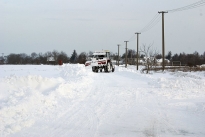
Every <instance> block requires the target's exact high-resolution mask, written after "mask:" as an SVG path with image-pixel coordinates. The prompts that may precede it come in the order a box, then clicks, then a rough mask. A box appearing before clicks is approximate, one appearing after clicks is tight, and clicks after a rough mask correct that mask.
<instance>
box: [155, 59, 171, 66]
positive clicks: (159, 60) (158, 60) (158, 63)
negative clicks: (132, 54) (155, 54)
mask: <svg viewBox="0 0 205 137" xmlns="http://www.w3.org/2000/svg"><path fill="white" fill-rule="evenodd" d="M164 62H165V64H169V63H170V61H169V60H168V59H164ZM157 65H159V66H160V65H162V58H161V59H157Z"/></svg>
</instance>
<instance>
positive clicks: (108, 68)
mask: <svg viewBox="0 0 205 137" xmlns="http://www.w3.org/2000/svg"><path fill="white" fill-rule="evenodd" d="M110 71H111V65H110V62H108V63H107V66H106V72H110Z"/></svg>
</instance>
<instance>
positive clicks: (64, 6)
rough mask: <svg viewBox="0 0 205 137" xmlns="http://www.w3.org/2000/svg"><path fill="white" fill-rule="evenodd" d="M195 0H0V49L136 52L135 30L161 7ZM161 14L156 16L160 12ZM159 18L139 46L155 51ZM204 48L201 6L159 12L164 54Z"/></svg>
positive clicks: (204, 18)
mask: <svg viewBox="0 0 205 137" xmlns="http://www.w3.org/2000/svg"><path fill="white" fill-rule="evenodd" d="M197 1H199V0H0V17H1V19H0V52H1V53H4V55H8V54H10V53H26V54H31V53H32V52H36V53H40V52H42V53H45V52H47V51H53V50H57V51H64V52H66V53H67V54H68V56H70V55H71V54H72V52H73V50H74V49H75V50H76V51H77V53H78V54H79V53H80V52H83V51H85V52H89V51H95V50H101V49H106V50H110V51H111V52H113V53H117V44H120V45H121V46H120V54H123V53H124V51H125V43H124V41H126V40H129V41H130V42H128V48H129V49H134V50H136V35H135V34H134V33H135V32H139V31H140V30H142V29H143V28H144V27H145V26H146V25H147V24H148V23H149V22H150V21H151V20H152V18H153V17H154V16H155V15H156V14H157V13H158V11H162V10H171V9H175V8H179V7H183V6H186V5H189V4H192V3H194V2H197ZM160 17H161V14H160ZM161 24H162V23H161V20H160V21H159V22H158V23H157V24H156V25H155V26H154V27H153V28H152V29H150V30H148V31H146V32H143V33H142V34H140V35H139V45H140V46H142V45H143V44H145V45H147V46H148V45H150V44H152V43H153V47H154V48H157V50H158V51H159V53H161V47H162V32H161V31H162V30H161V26H162V25H161ZM168 51H172V54H174V53H180V52H185V53H193V52H194V51H198V52H199V53H200V54H202V53H203V52H204V51H205V6H202V7H198V8H194V9H191V10H185V11H181V12H174V13H166V14H165V53H166V54H167V53H168Z"/></svg>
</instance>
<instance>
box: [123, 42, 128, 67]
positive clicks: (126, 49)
mask: <svg viewBox="0 0 205 137" xmlns="http://www.w3.org/2000/svg"><path fill="white" fill-rule="evenodd" d="M124 42H125V43H126V48H125V51H126V55H125V68H127V42H129V41H124Z"/></svg>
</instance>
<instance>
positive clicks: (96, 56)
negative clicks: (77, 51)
mask: <svg viewBox="0 0 205 137" xmlns="http://www.w3.org/2000/svg"><path fill="white" fill-rule="evenodd" d="M104 57H105V55H94V56H93V58H99V59H103V58H104Z"/></svg>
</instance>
